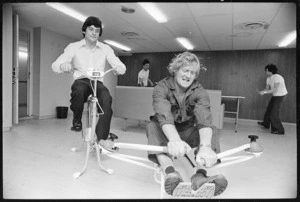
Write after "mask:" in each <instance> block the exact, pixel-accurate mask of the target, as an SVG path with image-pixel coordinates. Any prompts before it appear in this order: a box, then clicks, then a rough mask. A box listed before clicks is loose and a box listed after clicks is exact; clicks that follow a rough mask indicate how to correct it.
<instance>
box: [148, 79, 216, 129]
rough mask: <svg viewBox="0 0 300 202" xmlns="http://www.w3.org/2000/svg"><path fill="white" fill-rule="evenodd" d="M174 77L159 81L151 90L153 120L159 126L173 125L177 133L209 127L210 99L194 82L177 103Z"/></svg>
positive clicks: (210, 116)
mask: <svg viewBox="0 0 300 202" xmlns="http://www.w3.org/2000/svg"><path fill="white" fill-rule="evenodd" d="M174 82H175V80H174V77H173V76H171V77H167V78H164V79H163V80H161V81H160V82H159V83H158V84H157V85H156V86H155V88H154V90H153V108H154V112H155V116H154V120H157V121H158V122H159V124H160V126H162V125H164V124H173V125H175V127H176V128H177V130H178V131H180V130H184V129H186V128H188V127H191V126H193V125H196V126H197V128H198V129H200V128H204V127H211V128H213V127H214V126H213V125H212V115H211V111H210V99H209V96H208V93H207V92H206V90H205V89H204V88H203V87H202V86H201V84H200V83H199V82H198V81H197V80H195V81H194V82H193V83H192V85H191V86H190V87H189V88H188V90H187V91H186V93H185V97H184V101H183V103H182V104H181V103H179V99H178V95H177V93H176V89H175V83H174Z"/></svg>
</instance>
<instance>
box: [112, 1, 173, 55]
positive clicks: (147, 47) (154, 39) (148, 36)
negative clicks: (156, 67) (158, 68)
mask: <svg viewBox="0 0 300 202" xmlns="http://www.w3.org/2000/svg"><path fill="white" fill-rule="evenodd" d="M107 8H108V7H107ZM108 9H109V10H111V11H112V12H114V11H113V10H112V9H110V8H108ZM114 13H115V14H116V15H117V16H118V17H119V18H121V19H123V20H124V21H125V22H127V23H128V24H130V25H131V26H132V27H134V28H135V29H137V30H138V31H140V32H141V33H143V34H144V35H146V36H147V37H148V38H150V39H151V40H152V41H154V42H155V43H157V44H159V45H161V46H162V47H164V48H165V49H167V50H169V51H171V50H170V49H169V48H168V47H166V46H164V45H163V44H161V43H159V42H158V41H156V40H155V39H153V38H152V37H150V36H149V35H147V34H145V33H144V32H142V31H141V30H140V29H138V28H137V27H136V26H134V25H133V24H131V22H129V21H127V20H126V19H124V18H122V16H120V15H118V13H116V12H114ZM133 43H135V44H137V45H138V46H141V45H140V44H139V43H137V42H134V41H133ZM143 47H144V46H143ZM146 48H148V47H146ZM148 49H149V48H148Z"/></svg>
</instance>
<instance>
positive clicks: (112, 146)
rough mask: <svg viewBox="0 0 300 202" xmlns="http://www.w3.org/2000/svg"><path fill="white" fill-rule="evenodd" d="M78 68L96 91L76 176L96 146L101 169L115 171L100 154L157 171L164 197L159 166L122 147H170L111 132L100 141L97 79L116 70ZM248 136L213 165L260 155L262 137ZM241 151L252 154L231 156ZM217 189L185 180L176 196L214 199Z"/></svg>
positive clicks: (153, 148) (141, 148) (91, 101)
mask: <svg viewBox="0 0 300 202" xmlns="http://www.w3.org/2000/svg"><path fill="white" fill-rule="evenodd" d="M76 70H78V71H80V72H81V73H82V74H83V75H85V76H86V77H87V78H89V79H90V80H91V86H92V89H93V94H92V96H90V98H89V99H88V101H87V102H88V115H87V116H88V118H87V128H86V129H85V130H84V131H82V139H83V142H82V145H83V144H84V143H85V144H86V145H87V148H86V157H85V164H84V166H83V169H82V170H81V171H80V172H76V173H74V174H73V178H75V179H78V178H79V177H80V176H81V175H82V174H83V173H84V172H85V171H86V168H87V163H88V159H89V155H90V153H91V151H92V150H93V149H94V150H95V151H96V154H97V161H98V165H99V167H100V169H101V170H103V171H104V172H106V173H108V174H113V170H112V169H110V168H106V167H104V166H103V165H102V163H101V158H100V154H103V155H106V156H109V157H111V158H114V159H117V160H121V161H125V162H127V163H131V164H134V165H138V166H141V167H144V168H147V169H150V170H152V171H154V179H155V181H156V182H158V183H160V198H163V196H164V194H165V191H164V180H165V179H164V175H163V173H162V170H161V168H160V167H159V165H157V164H155V163H153V162H152V161H150V160H149V159H147V158H142V157H138V156H132V155H126V154H121V153H120V152H119V150H120V148H122V149H133V150H143V151H158V152H166V153H167V152H168V149H167V147H162V146H153V145H143V144H130V143H118V142H115V140H116V139H118V137H117V136H116V135H114V134H112V133H110V134H109V136H108V138H107V140H100V141H99V143H98V141H97V136H96V133H95V128H96V124H97V118H98V116H99V115H102V114H103V113H104V112H103V110H102V108H101V106H100V105H99V103H98V99H97V97H96V95H97V92H96V91H97V81H98V80H100V79H102V78H103V77H104V76H105V75H106V74H107V73H109V72H110V71H112V69H110V70H108V71H106V72H100V71H97V70H91V71H88V72H85V71H83V70H81V69H80V68H76ZM97 106H99V108H100V111H101V112H100V113H98V111H97ZM248 137H249V138H250V143H247V144H244V145H242V146H239V147H236V148H233V149H230V150H227V151H224V152H222V153H219V154H217V157H218V159H220V160H221V162H222V163H220V164H217V165H215V166H214V167H213V168H218V167H223V166H228V165H232V164H235V163H240V162H243V161H247V160H250V159H252V158H253V157H259V156H260V155H261V154H262V151H263V148H262V147H261V146H260V145H259V144H258V143H257V142H256V139H258V137H257V136H255V135H249V136H248ZM81 147H82V146H81ZM71 150H72V151H73V152H75V151H78V150H80V149H78V148H75V147H73V148H72V149H71ZM241 151H245V152H246V153H248V155H244V156H235V157H228V156H230V155H233V154H235V153H238V152H241ZM159 176H160V177H159ZM214 191H215V186H214V184H212V183H205V184H204V185H202V186H201V187H200V188H199V189H198V190H196V191H194V190H192V189H191V183H190V182H181V183H180V184H179V185H178V186H177V187H176V189H175V190H174V192H173V195H172V197H175V198H211V197H213V196H214Z"/></svg>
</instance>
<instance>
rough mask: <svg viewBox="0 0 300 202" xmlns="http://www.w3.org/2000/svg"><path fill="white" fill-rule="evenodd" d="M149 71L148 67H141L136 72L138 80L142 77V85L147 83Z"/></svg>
mask: <svg viewBox="0 0 300 202" xmlns="http://www.w3.org/2000/svg"><path fill="white" fill-rule="evenodd" d="M149 72H150V71H149V69H148V70H147V71H145V70H144V69H142V70H141V71H140V72H139V74H138V80H139V79H142V82H143V83H144V86H147V84H148V78H149ZM138 82H139V81H138ZM139 84H140V83H139Z"/></svg>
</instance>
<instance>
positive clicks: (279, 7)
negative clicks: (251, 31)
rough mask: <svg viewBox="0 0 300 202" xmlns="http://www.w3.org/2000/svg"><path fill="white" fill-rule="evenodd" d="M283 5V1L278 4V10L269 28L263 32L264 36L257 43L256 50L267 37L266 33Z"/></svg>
mask: <svg viewBox="0 0 300 202" xmlns="http://www.w3.org/2000/svg"><path fill="white" fill-rule="evenodd" d="M281 7H283V3H281V4H280V6H278V8H277V11H276V13H275V15H274V16H273V18H272V20H271V21H270V23H269V26H268V28H267V29H266V31H265V32H264V33H263V35H262V37H261V38H260V40H259V42H258V43H257V46H256V47H255V49H256V50H257V49H258V47H259V45H260V43H261V41H262V40H263V38H264V37H265V35H266V33H267V32H268V30H269V27H270V26H271V24H272V23H273V21H274V19H275V17H276V16H277V14H278V13H279V10H280V9H281Z"/></svg>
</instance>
